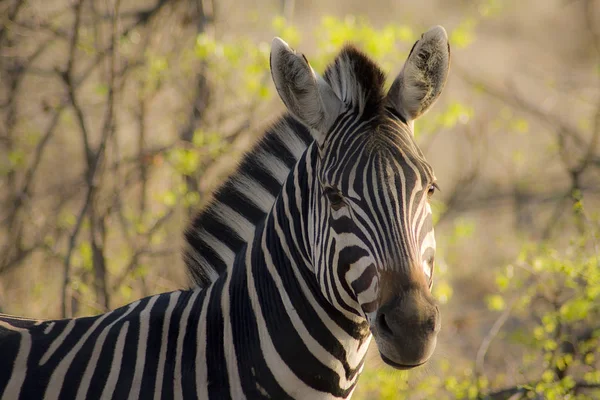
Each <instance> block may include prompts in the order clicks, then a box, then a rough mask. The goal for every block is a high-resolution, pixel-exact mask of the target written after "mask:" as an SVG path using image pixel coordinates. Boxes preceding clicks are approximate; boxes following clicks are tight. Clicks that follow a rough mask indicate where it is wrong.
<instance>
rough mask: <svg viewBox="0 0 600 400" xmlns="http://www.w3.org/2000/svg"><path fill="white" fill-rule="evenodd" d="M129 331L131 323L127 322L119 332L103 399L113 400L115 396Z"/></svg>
mask: <svg viewBox="0 0 600 400" xmlns="http://www.w3.org/2000/svg"><path fill="white" fill-rule="evenodd" d="M128 330H129V321H125V323H124V324H123V326H122V327H121V332H119V337H118V338H117V344H116V346H115V352H114V355H113V360H112V364H111V366H110V373H109V374H108V379H107V380H106V384H105V385H104V390H103V391H102V395H101V396H100V398H101V399H112V397H113V394H114V392H115V389H116V386H117V380H118V379H119V374H120V372H121V365H122V361H123V348H124V347H125V337H126V336H127V331H128Z"/></svg>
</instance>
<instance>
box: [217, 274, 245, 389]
mask: <svg viewBox="0 0 600 400" xmlns="http://www.w3.org/2000/svg"><path fill="white" fill-rule="evenodd" d="M230 282H231V274H227V280H226V281H225V284H224V285H223V291H222V292H221V312H222V314H223V347H224V349H223V350H224V353H225V364H226V367H227V376H228V377H229V393H230V394H231V398H232V399H245V398H246V396H245V395H244V391H243V390H242V386H241V379H240V373H239V371H238V368H237V366H238V363H237V357H236V354H235V346H234V345H233V331H232V328H231V318H232V316H231V313H230V310H229V306H230V305H229V284H230ZM233 318H235V316H234V317H233ZM244 372H245V373H248V372H249V371H244Z"/></svg>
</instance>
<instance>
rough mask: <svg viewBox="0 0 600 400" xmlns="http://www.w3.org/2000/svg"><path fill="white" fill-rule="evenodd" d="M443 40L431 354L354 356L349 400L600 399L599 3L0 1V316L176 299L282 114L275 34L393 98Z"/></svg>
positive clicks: (435, 112) (436, 127) (428, 129)
mask: <svg viewBox="0 0 600 400" xmlns="http://www.w3.org/2000/svg"><path fill="white" fill-rule="evenodd" d="M437 24H440V25H443V26H444V27H445V28H446V30H447V31H448V33H449V36H450V42H451V48H452V65H451V70H450V76H449V81H448V84H447V86H446V89H445V91H444V93H443V95H442V96H441V98H440V100H439V101H438V103H437V104H436V105H435V106H434V107H433V109H432V110H431V111H430V112H429V113H428V114H427V115H426V116H425V117H423V118H422V119H420V120H419V121H418V122H417V126H416V136H417V141H418V142H419V144H420V145H421V147H422V149H423V151H424V152H425V154H426V157H427V158H428V160H429V162H430V163H431V164H432V165H433V167H434V169H435V171H436V176H437V178H438V182H439V184H440V187H441V192H438V193H437V194H436V197H435V201H434V208H435V219H436V224H437V225H436V237H437V242H438V255H437V257H436V261H437V265H436V270H435V283H434V294H435V296H436V297H437V299H438V300H439V302H440V304H441V311H442V316H443V323H442V325H443V328H442V333H441V337H440V344H439V345H438V350H437V351H436V354H435V356H434V357H433V359H432V360H431V361H430V362H429V363H428V365H427V366H425V367H423V368H420V369H418V370H416V371H411V372H406V373H400V372H396V371H393V370H392V369H390V368H388V367H386V366H384V365H383V363H382V362H381V361H379V357H378V356H377V354H373V355H372V356H369V359H368V361H367V367H366V369H365V372H364V374H363V376H362V377H361V380H360V382H359V385H358V389H357V391H356V394H355V398H358V399H371V398H372V399H379V398H382V399H404V398H407V399H426V398H433V397H436V398H439V399H454V398H472V399H475V398H488V399H508V398H511V399H519V398H538V399H574V398H578V399H579V398H582V399H583V398H590V399H592V398H596V399H597V398H600V370H599V367H600V361H599V360H598V358H599V357H600V355H599V353H598V348H600V265H599V254H600V253H599V249H600V234H599V232H600V230H599V228H600V223H599V221H600V213H599V211H600V207H599V206H600V143H598V142H600V1H595V0H530V1H526V2H525V1H518V0H506V1H502V0H445V1H442V0H437V1H436V0H422V1H419V2H415V1H398V0H394V1H391V0H390V1H387V0H381V1H379V0H372V1H368V2H366V1H362V0H361V1H359V0H347V1H339V0H337V1H324V0H323V1H314V0H297V1H293V0H284V1H281V0H278V1H276V0H258V1H252V2H251V1H244V0H237V1H233V0H129V1H126V2H125V1H119V0H103V1H98V0H46V1H41V0H37V1H27V0H3V1H1V2H0V312H4V313H10V314H19V315H27V316H29V317H34V318H60V317H71V316H82V315H90V314H97V313H101V312H104V311H106V310H108V309H112V308H115V307H118V306H120V305H123V304H126V303H128V302H131V301H133V300H135V299H137V298H139V297H141V296H146V295H150V294H154V293H159V292H163V291H168V290H174V289H177V288H182V287H187V285H188V284H189V281H188V279H187V276H186V272H185V268H184V264H183V262H182V258H181V248H182V243H183V235H182V233H183V230H184V228H185V227H186V224H187V222H188V220H189V218H190V216H191V215H192V214H193V213H194V212H195V211H197V210H199V209H201V208H202V205H203V204H205V203H206V202H207V200H208V199H210V195H211V192H212V191H213V190H214V188H215V187H216V186H218V185H219V183H220V182H222V181H223V179H224V177H226V176H227V174H228V173H229V172H231V170H232V168H233V167H235V165H236V164H235V163H236V161H237V160H238V159H239V157H240V155H241V154H243V152H244V151H245V150H246V149H248V148H249V146H251V145H252V143H253V142H254V141H255V140H256V139H257V138H258V137H260V135H261V134H262V132H263V130H264V128H265V127H266V126H268V124H269V122H271V121H273V120H274V119H276V118H277V116H278V115H279V114H280V112H281V111H283V106H282V104H281V102H280V100H279V99H278V97H277V95H276V93H275V90H274V87H273V84H272V83H271V79H270V73H269V69H268V57H269V46H270V41H271V39H272V37H273V36H275V35H277V36H281V37H282V38H283V39H284V40H286V41H287V42H288V43H290V44H291V45H292V46H293V47H295V48H297V49H298V50H299V51H301V52H303V53H304V54H305V55H306V56H307V58H308V59H309V60H310V62H311V64H312V65H313V67H314V68H315V69H316V70H317V71H322V70H323V68H324V67H325V66H326V65H327V63H328V62H329V61H331V60H332V59H333V57H334V56H335V54H336V52H337V51H339V49H340V48H341V46H342V45H343V44H344V43H347V42H353V43H355V44H357V45H358V46H359V47H360V48H362V49H363V50H364V51H365V52H366V53H367V54H369V55H370V56H371V57H373V58H374V59H375V60H377V61H378V62H379V63H380V64H381V65H382V67H383V68H384V69H385V71H386V72H387V73H388V74H389V79H388V80H389V82H388V84H389V83H391V80H392V78H393V77H394V76H395V75H396V74H397V73H398V72H399V71H400V68H401V67H402V64H403V62H404V59H405V57H406V56H407V55H408V52H409V50H410V48H411V46H412V44H413V43H414V41H415V40H416V39H418V38H419V36H420V34H421V33H422V32H423V31H425V30H426V29H427V28H429V27H430V26H432V25H437Z"/></svg>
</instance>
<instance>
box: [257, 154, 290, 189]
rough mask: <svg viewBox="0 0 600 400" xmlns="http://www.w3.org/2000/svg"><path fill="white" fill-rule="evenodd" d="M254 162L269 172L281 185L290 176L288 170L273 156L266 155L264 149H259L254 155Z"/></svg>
mask: <svg viewBox="0 0 600 400" xmlns="http://www.w3.org/2000/svg"><path fill="white" fill-rule="evenodd" d="M255 157H256V161H257V162H258V163H259V164H261V165H262V166H263V168H264V169H266V170H267V171H269V174H270V175H271V176H273V177H274V178H275V179H277V181H278V182H279V183H283V182H284V181H285V179H286V178H287V176H288V175H289V174H290V169H289V168H288V166H287V165H285V164H284V162H283V161H281V160H280V159H279V158H277V157H276V156H275V155H273V154H271V153H268V152H267V151H266V150H265V149H259V150H258V151H257V152H256V153H255Z"/></svg>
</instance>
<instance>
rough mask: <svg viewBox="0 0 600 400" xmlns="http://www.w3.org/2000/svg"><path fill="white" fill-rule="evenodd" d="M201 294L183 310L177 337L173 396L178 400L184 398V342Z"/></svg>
mask: <svg viewBox="0 0 600 400" xmlns="http://www.w3.org/2000/svg"><path fill="white" fill-rule="evenodd" d="M199 294H200V290H198V289H196V290H195V291H194V293H193V294H192V296H191V297H190V298H189V300H188V304H187V305H186V306H185V309H184V310H183V314H182V315H181V321H180V322H179V334H178V335H177V349H176V350H175V374H174V383H173V388H174V389H173V395H174V396H175V398H176V399H182V398H183V386H182V383H181V378H182V374H183V370H182V369H181V361H182V359H183V340H184V339H185V334H186V332H187V330H188V329H191V328H192V327H189V326H188V321H189V318H190V313H191V312H192V307H193V306H194V303H195V302H196V298H197V297H198V295H199Z"/></svg>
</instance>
